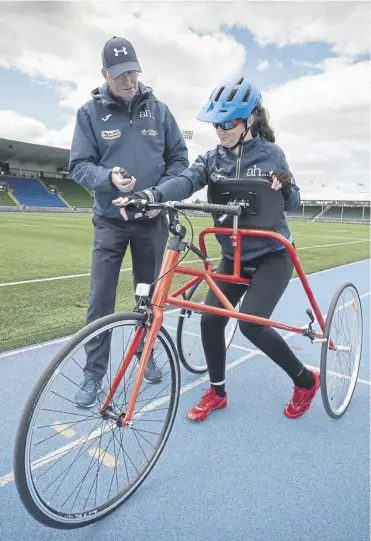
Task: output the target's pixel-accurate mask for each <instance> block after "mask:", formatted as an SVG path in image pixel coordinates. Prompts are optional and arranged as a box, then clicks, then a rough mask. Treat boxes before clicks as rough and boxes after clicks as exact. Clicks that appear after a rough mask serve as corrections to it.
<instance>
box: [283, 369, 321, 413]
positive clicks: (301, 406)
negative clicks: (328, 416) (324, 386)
mask: <svg viewBox="0 0 371 541" xmlns="http://www.w3.org/2000/svg"><path fill="white" fill-rule="evenodd" d="M312 374H313V377H314V385H313V387H312V388H311V389H309V391H308V390H307V389H303V388H301V387H294V394H293V396H292V398H291V400H290V402H289V403H288V404H287V406H286V407H285V409H284V412H283V413H284V414H285V415H286V417H289V418H290V419H297V418H298V417H302V416H303V415H304V414H305V413H307V411H308V410H309V408H310V405H311V403H312V402H313V399H314V397H315V396H316V393H317V391H318V389H319V388H320V386H321V379H320V375H319V374H318V372H312Z"/></svg>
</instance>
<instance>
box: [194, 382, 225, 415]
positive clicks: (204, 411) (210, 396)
mask: <svg viewBox="0 0 371 541" xmlns="http://www.w3.org/2000/svg"><path fill="white" fill-rule="evenodd" d="M226 406H227V393H225V395H224V396H218V395H217V394H216V392H215V389H213V388H212V387H211V388H210V389H209V390H208V391H206V393H205V394H204V395H203V397H202V398H201V400H200V401H199V402H198V403H197V404H196V405H195V406H194V407H193V408H192V409H191V410H190V411H189V412H188V414H187V417H188V419H190V420H191V421H203V420H204V419H206V417H207V416H208V415H209V413H211V412H212V411H214V410H220V409H223V408H225V407H226Z"/></svg>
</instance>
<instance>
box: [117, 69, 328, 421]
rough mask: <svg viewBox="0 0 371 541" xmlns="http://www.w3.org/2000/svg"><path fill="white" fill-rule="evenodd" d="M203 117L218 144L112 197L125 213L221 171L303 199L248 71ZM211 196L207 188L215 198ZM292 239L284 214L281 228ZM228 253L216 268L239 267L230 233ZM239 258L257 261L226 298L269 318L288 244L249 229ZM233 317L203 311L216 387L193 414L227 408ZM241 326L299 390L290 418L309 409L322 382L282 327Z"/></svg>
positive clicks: (225, 86) (286, 268) (191, 188)
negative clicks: (159, 178) (143, 186)
mask: <svg viewBox="0 0 371 541" xmlns="http://www.w3.org/2000/svg"><path fill="white" fill-rule="evenodd" d="M197 118H198V120H201V121H204V122H210V123H212V124H213V125H214V128H215V129H216V133H217V135H218V136H219V139H220V145H218V146H217V147H216V148H215V149H214V150H211V151H209V152H207V153H206V154H205V155H204V156H199V157H198V158H197V160H196V161H195V162H194V164H193V165H192V166H191V167H190V168H188V169H187V170H185V171H184V172H183V173H182V174H181V175H179V176H177V177H176V178H173V179H171V180H168V181H167V182H165V183H164V184H161V185H159V186H154V187H152V188H151V189H150V190H144V191H141V192H136V193H134V194H133V195H130V196H128V197H126V198H119V199H117V200H115V201H114V203H115V204H118V205H121V206H122V207H123V208H121V214H122V215H123V217H124V218H126V212H125V209H124V207H125V205H127V204H128V202H129V201H130V200H132V199H137V198H140V199H147V200H148V201H156V202H163V201H174V200H176V201H179V200H183V199H186V198H188V197H189V196H190V195H192V193H194V192H197V191H198V190H200V189H201V188H203V187H204V186H209V187H210V184H211V183H212V182H222V181H223V178H228V177H230V178H243V177H254V176H256V177H267V178H268V179H270V180H271V181H272V189H274V190H282V195H283V198H284V201H285V210H291V209H294V208H296V207H297V206H298V205H299V202H300V195H299V188H298V187H297V186H296V184H295V181H294V179H293V176H292V174H291V172H290V170H289V167H288V165H287V162H286V158H285V155H284V153H283V151H282V150H281V149H280V148H279V147H278V146H277V145H275V144H274V142H275V137H274V133H273V130H272V128H271V127H270V126H269V124H268V115H267V112H266V110H265V109H264V107H263V106H262V98H261V95H260V92H259V91H258V89H257V88H256V87H254V86H253V85H252V84H251V83H249V81H247V80H246V79H245V78H244V77H239V78H233V79H230V80H229V81H227V82H223V83H221V84H220V85H219V86H218V87H217V88H216V89H215V90H214V91H213V93H212V95H211V97H210V99H209V101H208V102H207V104H206V105H205V107H203V109H202V110H201V112H200V113H199V115H198V117H197ZM210 198H211V195H210V190H209V200H210ZM275 230H276V231H277V232H279V233H280V234H281V235H283V236H284V237H286V238H287V239H288V240H289V241H290V242H293V239H292V236H291V234H290V231H289V228H288V225H287V222H286V218H285V217H283V218H282V220H281V222H280V224H279V225H278V226H277V227H276V228H275ZM218 240H219V242H220V244H221V248H222V257H221V262H220V265H219V267H218V270H217V272H219V273H222V274H233V247H232V243H231V240H230V239H229V238H228V237H227V236H220V238H218ZM241 261H243V262H244V263H246V262H248V265H249V266H253V267H256V271H255V273H254V276H253V278H252V280H251V283H250V285H249V286H244V285H239V284H232V283H226V282H222V283H218V285H219V287H220V289H221V290H222V292H223V293H224V295H225V296H226V297H227V299H228V300H229V301H230V302H231V304H233V305H234V306H236V304H237V303H238V301H239V300H240V298H241V297H242V295H243V294H244V293H245V291H246V290H247V288H248V290H247V292H246V295H245V297H244V299H243V302H242V306H241V308H240V311H241V312H243V313H246V314H251V315H254V316H259V317H264V318H270V316H271V314H272V312H273V310H274V308H275V307H276V305H277V303H278V301H279V299H280V298H281V296H282V294H283V292H284V291H285V289H286V287H287V285H288V283H289V281H290V278H291V276H292V273H293V268H294V266H293V263H292V260H291V258H290V256H289V254H288V252H287V251H286V249H285V247H284V246H282V244H279V243H277V242H276V241H275V240H272V239H264V238H258V237H249V238H247V237H245V238H244V241H243V244H242V255H241ZM206 304H208V305H211V306H217V307H221V303H220V301H219V300H218V299H217V297H216V296H215V294H214V293H213V292H212V291H211V290H209V292H208V295H207V298H206ZM227 321H228V318H225V317H221V316H218V315H213V314H208V313H204V314H203V315H202V317H201V335H202V343H203V347H204V351H205V357H206V361H207V366H208V370H209V375H210V389H208V390H207V392H206V393H205V394H204V395H203V396H202V398H201V400H200V401H199V402H198V403H197V404H196V405H195V407H194V408H192V409H191V410H190V411H189V412H188V418H189V419H190V420H193V421H202V420H204V419H206V417H207V416H208V415H209V414H210V413H211V412H212V411H214V410H217V409H222V408H225V407H226V405H227V393H226V391H225V361H226V350H225V341H224V328H225V326H226V324H227ZM239 325H240V329H241V332H242V334H243V335H244V336H245V337H246V338H248V339H249V340H250V342H252V343H253V344H254V345H255V346H256V347H257V348H258V349H260V350H261V351H262V352H263V353H265V354H266V355H267V356H268V357H270V358H271V359H272V360H273V361H274V362H275V363H276V364H277V365H278V366H280V367H281V368H282V369H283V370H284V371H285V372H286V373H287V374H288V376H289V377H290V378H291V379H292V381H293V384H294V393H293V396H292V398H291V400H290V402H289V403H288V404H287V405H286V407H285V409H284V414H285V415H286V416H287V417H289V418H290V419H296V418H298V417H301V416H302V415H304V414H305V413H306V412H307V411H308V409H309V407H310V405H311V402H312V401H313V399H314V397H315V395H316V392H317V391H318V389H319V387H320V376H319V374H318V373H317V372H313V371H310V370H308V369H307V368H306V367H305V366H304V365H303V364H302V363H301V362H300V361H299V359H298V358H297V357H296V356H295V354H294V353H293V351H292V350H291V349H290V348H289V346H288V345H287V343H286V342H285V340H284V339H283V338H282V337H281V335H280V334H279V333H278V332H277V331H275V330H274V329H273V328H271V327H267V326H262V325H257V324H254V323H249V322H247V321H239Z"/></svg>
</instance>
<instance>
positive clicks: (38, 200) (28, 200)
mask: <svg viewBox="0 0 371 541" xmlns="http://www.w3.org/2000/svg"><path fill="white" fill-rule="evenodd" d="M2 180H5V181H6V182H7V183H8V184H9V186H10V187H11V188H13V189H14V192H13V195H14V197H15V198H16V199H18V201H19V202H20V204H21V205H24V206H26V207H64V208H65V207H67V205H66V204H65V203H64V202H63V201H62V200H61V199H60V198H59V197H58V196H57V195H55V194H51V193H49V192H48V191H47V190H46V189H45V188H44V186H43V185H42V184H41V183H40V182H39V181H38V180H36V179H33V178H17V177H8V178H5V177H2Z"/></svg>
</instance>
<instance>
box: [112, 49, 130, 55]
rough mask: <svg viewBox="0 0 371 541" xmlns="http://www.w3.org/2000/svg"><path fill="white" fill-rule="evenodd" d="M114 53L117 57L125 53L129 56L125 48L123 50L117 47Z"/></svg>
mask: <svg viewBox="0 0 371 541" xmlns="http://www.w3.org/2000/svg"><path fill="white" fill-rule="evenodd" d="M113 52H114V53H115V56H118V55H119V54H120V53H124V54H125V55H126V54H128V52H127V50H126V48H125V47H123V48H122V49H117V47H115V49H113Z"/></svg>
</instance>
